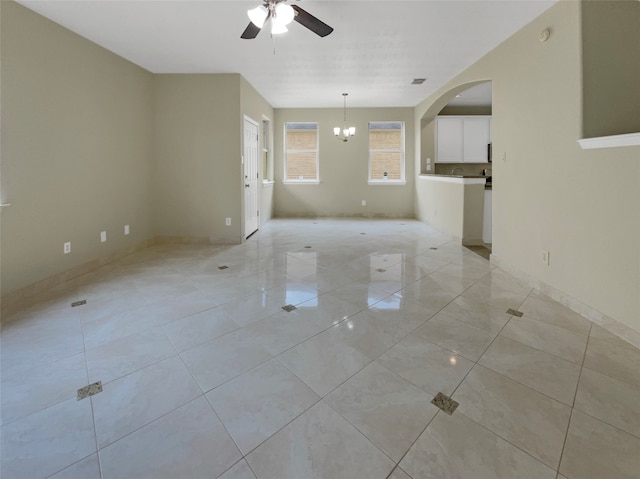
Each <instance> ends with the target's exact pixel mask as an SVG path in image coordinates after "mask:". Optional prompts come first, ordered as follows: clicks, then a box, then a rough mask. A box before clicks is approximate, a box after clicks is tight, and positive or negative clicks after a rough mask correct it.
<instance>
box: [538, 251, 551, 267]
mask: <svg viewBox="0 0 640 479" xmlns="http://www.w3.org/2000/svg"><path fill="white" fill-rule="evenodd" d="M540 259H541V260H542V262H543V263H544V264H546V265H547V266H549V252H548V251H546V250H542V252H541V254H540Z"/></svg>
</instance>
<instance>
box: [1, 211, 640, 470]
mask: <svg viewBox="0 0 640 479" xmlns="http://www.w3.org/2000/svg"><path fill="white" fill-rule="evenodd" d="M309 245H313V247H312V248H311V247H309ZM85 301H86V303H85ZM79 302H83V304H82V307H75V306H74V307H71V305H75V304H78V303H79ZM283 305H285V307H284V308H283ZM283 309H284V311H283ZM507 310H510V312H507ZM287 311H288V312H287ZM517 312H521V313H522V316H521V317H518V315H517V314H515V313H517ZM1 355H2V357H1V360H2V371H1V372H2V384H1V388H2V389H1V395H2V396H1V398H0V399H1V413H2V414H1V418H2V422H1V428H2V431H1V434H2V444H1V448H2V458H1V461H2V463H1V466H2V477H3V479H12V478H30V479H38V478H43V479H44V478H49V477H51V478H54V479H62V478H79V479H80V478H81V479H100V478H102V479H113V478H132V477H136V478H153V479H163V478H167V479H169V478H171V479H174V478H179V477H194V478H201V477H202V478H204V477H206V478H221V479H267V478H275V479H285V478H295V479H313V478H331V479H339V478H345V479H346V478H348V479H359V478H362V479H377V478H379V479H426V478H437V479H442V478H459V479H465V478H473V479H478V478H480V479H482V478H487V479H489V478H490V479H501V478H509V479H511V478H518V479H521V478H532V479H534V478H535V479H541V478H542V479H545V478H548V479H556V478H561V479H589V478H601V477H615V478H617V479H627V478H628V479H630V478H635V479H637V478H638V477H639V474H640V455H639V454H638V451H640V351H639V350H638V349H636V348H634V347H632V346H631V345H629V344H628V343H625V342H624V341H622V340H621V339H619V338H618V337H616V336H614V335H613V334H611V333H609V332H608V331H606V330H604V329H603V328H600V327H598V326H596V325H593V324H592V323H590V322H589V321H588V320H586V319H585V318H583V317H582V316H580V315H579V314H576V313H575V312H573V311H571V310H569V309H568V308H566V307H564V306H562V305H560V304H558V303H556V302H555V301H553V300H551V299H550V298H548V297H546V296H545V295H543V294H542V293H540V292H539V291H535V290H532V289H531V288H529V287H527V286H526V285H524V284H522V283H521V282H519V281H517V280H516V279H515V278H513V277H511V276H509V275H508V274H507V273H505V272H504V271H502V270H500V269H496V268H494V267H492V266H491V264H490V263H489V261H487V260H486V259H484V258H482V257H480V256H478V255H477V254H475V253H473V252H472V251H471V250H469V249H467V248H465V247H463V246H461V245H459V244H457V243H456V242H455V241H452V240H451V238H449V237H447V236H446V235H444V234H442V233H439V232H438V231H436V230H434V229H432V228H431V227H429V226H428V225H424V224H422V223H419V222H416V221H410V220H362V219H357V220H347V219H339V220H338V219H317V220H307V219H296V220H273V221H271V222H270V223H269V224H267V225H266V226H264V227H263V228H262V229H260V230H259V231H258V232H257V233H256V234H254V235H253V236H252V237H251V238H250V239H249V240H248V241H247V242H246V243H244V244H242V245H236V246H215V245H168V244H163V245H157V246H154V247H151V248H148V249H146V250H144V251H140V252H138V253H136V254H134V255H131V256H128V257H126V258H123V259H122V260H120V261H119V262H116V263H112V264H109V265H106V266H104V267H103V268H101V269H99V270H97V271H94V272H92V273H90V274H87V275H85V276H83V277H80V278H76V279H74V280H71V281H69V282H67V283H64V284H60V285H58V286H56V287H54V288H52V289H51V290H50V291H47V292H45V293H43V294H41V295H40V296H38V297H36V298H31V299H30V300H29V301H28V303H26V304H25V305H24V306H23V307H22V308H21V309H19V310H17V311H13V312H12V313H11V315H10V316H8V317H7V315H4V317H3V329H2V336H1ZM96 381H101V384H102V387H103V391H102V392H101V393H100V394H97V395H95V396H89V397H87V398H86V399H84V400H82V401H78V400H77V398H76V392H77V391H78V389H80V388H83V387H84V386H86V385H87V384H91V383H94V382H96ZM439 392H442V393H443V394H445V395H447V396H449V397H450V398H451V400H452V401H457V402H459V403H460V404H459V407H458V408H457V409H456V411H455V413H454V414H453V415H448V414H446V413H445V412H444V411H441V410H439V409H438V408H436V406H434V405H433V404H431V401H432V399H433V398H434V396H436V395H437V394H438V393H439Z"/></svg>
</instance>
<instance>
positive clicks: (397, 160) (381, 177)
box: [369, 121, 405, 184]
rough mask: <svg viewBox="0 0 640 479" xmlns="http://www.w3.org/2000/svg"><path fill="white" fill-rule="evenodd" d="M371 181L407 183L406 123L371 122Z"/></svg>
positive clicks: (372, 182) (376, 182) (374, 182)
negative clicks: (405, 173) (405, 165)
mask: <svg viewBox="0 0 640 479" xmlns="http://www.w3.org/2000/svg"><path fill="white" fill-rule="evenodd" d="M369 183H370V184H389V183H395V184H405V180H404V123H403V122H401V121H372V122H370V123H369Z"/></svg>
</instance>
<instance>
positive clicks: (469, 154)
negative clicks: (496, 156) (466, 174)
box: [463, 116, 491, 163]
mask: <svg viewBox="0 0 640 479" xmlns="http://www.w3.org/2000/svg"><path fill="white" fill-rule="evenodd" d="M463 132H464V161H465V162H466V163H486V162H487V161H489V155H488V147H487V145H488V144H489V143H490V142H491V118H490V117H486V116H484V117H478V118H469V117H467V118H465V119H464V120H463Z"/></svg>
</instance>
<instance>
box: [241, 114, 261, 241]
mask: <svg viewBox="0 0 640 479" xmlns="http://www.w3.org/2000/svg"><path fill="white" fill-rule="evenodd" d="M258 215H259V211H258V124H257V123H256V122H255V121H253V120H251V119H250V118H248V117H246V116H245V117H244V233H245V236H246V237H249V236H250V235H252V234H253V233H255V232H256V230H257V229H258Z"/></svg>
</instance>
